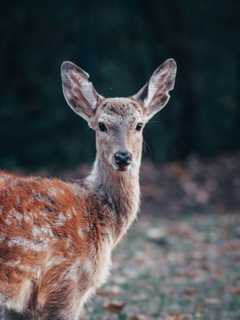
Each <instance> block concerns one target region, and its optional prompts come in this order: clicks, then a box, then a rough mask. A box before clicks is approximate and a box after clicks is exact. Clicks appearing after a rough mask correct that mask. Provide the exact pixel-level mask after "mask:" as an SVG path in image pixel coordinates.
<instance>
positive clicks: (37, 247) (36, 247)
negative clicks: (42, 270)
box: [7, 237, 48, 252]
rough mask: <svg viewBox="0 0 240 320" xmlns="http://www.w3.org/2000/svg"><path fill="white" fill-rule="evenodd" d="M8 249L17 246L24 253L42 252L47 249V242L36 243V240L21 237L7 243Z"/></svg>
mask: <svg viewBox="0 0 240 320" xmlns="http://www.w3.org/2000/svg"><path fill="white" fill-rule="evenodd" d="M7 245H8V246H9V247H14V246H19V247H22V248H23V250H24V251H28V250H32V251H37V252H39V251H44V250H46V249H47V248H48V240H45V241H43V240H42V241H39V240H38V241H37V240H28V239H25V238H21V237H15V238H12V239H11V240H9V241H7Z"/></svg>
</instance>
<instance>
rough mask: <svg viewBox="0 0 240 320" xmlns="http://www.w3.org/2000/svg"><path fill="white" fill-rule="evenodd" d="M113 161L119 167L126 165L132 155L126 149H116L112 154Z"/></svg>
mask: <svg viewBox="0 0 240 320" xmlns="http://www.w3.org/2000/svg"><path fill="white" fill-rule="evenodd" d="M114 159H115V162H116V164H117V165H118V166H120V167H126V166H128V165H129V164H130V163H131V161H132V155H131V153H130V152H128V151H118V152H116V153H115V154H114Z"/></svg>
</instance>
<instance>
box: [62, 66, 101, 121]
mask: <svg viewBox="0 0 240 320" xmlns="http://www.w3.org/2000/svg"><path fill="white" fill-rule="evenodd" d="M61 76H62V87H63V94H64V97H65V99H66V101H67V103H68V105H69V106H70V107H71V109H72V110H73V111H74V112H76V113H77V114H78V115H80V116H81V117H83V118H84V119H85V120H87V121H89V120H90V118H91V117H92V116H93V115H94V114H95V111H96V108H97V105H98V103H99V102H100V101H101V100H102V99H103V97H102V96H101V95H100V94H98V93H97V91H96V90H95V89H94V87H93V85H92V83H91V82H90V81H89V80H88V78H89V75H88V73H87V72H85V71H84V70H82V69H81V68H79V67H78V66H76V65H75V64H74V63H72V62H69V61H65V62H63V63H62V65H61Z"/></svg>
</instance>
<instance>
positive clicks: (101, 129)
mask: <svg viewBox="0 0 240 320" xmlns="http://www.w3.org/2000/svg"><path fill="white" fill-rule="evenodd" d="M98 127H99V130H100V131H102V132H107V127H106V125H105V124H104V123H103V122H99V123H98Z"/></svg>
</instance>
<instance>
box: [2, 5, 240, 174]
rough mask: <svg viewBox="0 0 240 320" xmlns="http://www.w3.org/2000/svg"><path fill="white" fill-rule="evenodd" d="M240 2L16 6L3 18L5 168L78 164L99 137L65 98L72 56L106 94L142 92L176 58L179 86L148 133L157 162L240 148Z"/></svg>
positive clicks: (4, 11)
mask: <svg viewBox="0 0 240 320" xmlns="http://www.w3.org/2000/svg"><path fill="white" fill-rule="evenodd" d="M239 12H240V3H239V1H233V0H230V1H228V2H226V1H224V0H219V1H200V2H196V1H190V0H185V1H181V2H180V1H177V0H172V1H167V0H161V1H159V0H158V1H157V0H154V1H137V0H130V1H101V2H100V1H85V2H83V1H73V0H68V1H55V0H52V1H49V2H44V1H43V2H36V3H33V2H32V1H23V2H19V1H11V2H6V3H5V4H4V5H3V7H2V10H1V19H0V32H1V41H0V70H1V72H0V83H1V95H0V122H1V126H0V134H1V137H2V139H1V142H0V143H1V147H0V166H1V167H4V168H9V169H12V168H27V169H29V168H31V169H39V168H44V167H48V168H49V167H51V168H55V167H59V168H66V167H73V166H77V165H78V164H79V163H81V162H89V161H93V159H94V152H95V148H94V136H93V133H92V132H90V131H89V130H88V128H87V125H86V123H85V122H84V121H82V120H80V118H78V117H77V116H76V115H74V114H73V113H72V112H71V111H70V110H69V109H68V108H67V106H66V103H65V101H64V99H63V95H62V90H61V82H60V73H59V68H60V65H61V62H62V61H64V60H72V61H73V62H75V63H76V64H78V65H80V66H81V67H82V68H83V69H85V70H86V71H87V72H88V73H89V74H90V77H91V80H92V82H93V83H94V85H95V87H96V88H97V90H98V91H99V92H100V93H102V94H103V95H105V96H127V95H131V94H134V93H135V92H136V91H137V90H138V89H139V88H140V87H141V86H142V85H143V84H144V83H145V82H146V81H147V80H148V78H149V77H150V75H151V73H152V72H153V71H154V69H155V68H156V67H158V65H159V64H160V63H162V62H163V61H164V60H165V59H167V58H169V57H173V58H175V59H176V61H177V63H178V74H177V81H176V88H175V90H174V92H173V93H172V99H171V100H170V103H169V105H168V107H167V108H166V109H164V111H163V112H162V113H160V114H159V115H158V116H157V117H156V118H155V119H154V121H152V122H151V123H150V124H149V125H148V128H147V129H146V132H145V139H146V143H147V145H148V147H147V150H146V152H145V154H144V155H145V157H146V158H148V159H150V160H152V161H154V162H155V163H159V162H164V161H169V160H178V159H184V158H186V157H188V156H189V155H191V154H195V155H199V156H203V157H214V156H216V155H219V154H223V153H232V152H235V151H237V150H239V149H240V130H239V122H240V107H239V100H240V90H239V89H240V79H239V78H240V59H239V56H240V46H239V44H238V37H239V31H240V21H239Z"/></svg>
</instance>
